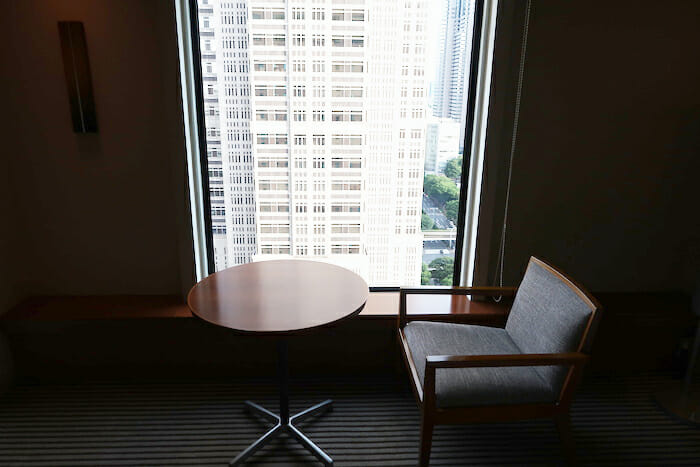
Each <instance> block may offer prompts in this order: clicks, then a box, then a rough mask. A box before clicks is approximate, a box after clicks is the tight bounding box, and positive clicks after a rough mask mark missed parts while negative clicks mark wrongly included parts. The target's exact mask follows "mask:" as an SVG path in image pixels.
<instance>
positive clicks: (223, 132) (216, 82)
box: [199, 0, 257, 270]
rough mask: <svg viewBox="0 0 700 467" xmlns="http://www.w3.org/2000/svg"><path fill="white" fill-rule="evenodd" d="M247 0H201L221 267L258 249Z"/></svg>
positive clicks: (209, 148) (211, 185)
mask: <svg viewBox="0 0 700 467" xmlns="http://www.w3.org/2000/svg"><path fill="white" fill-rule="evenodd" d="M247 23H248V8H247V4H246V2H240V1H239V2H227V1H214V0H200V2H199V36H200V52H201V57H202V85H203V87H204V89H203V97H204V115H205V117H204V118H205V125H206V134H207V161H208V166H209V195H210V198H209V199H210V201H211V218H212V231H213V237H214V261H215V265H216V269H217V270H219V269H224V268H226V267H229V266H234V265H237V264H244V263H248V262H250V261H251V259H252V257H253V255H254V254H255V253H256V234H257V232H256V224H255V183H254V171H253V152H252V141H251V135H250V116H251V111H250V81H249V76H250V73H249V66H250V65H249V56H248V53H249V48H248V40H249V38H248V28H247Z"/></svg>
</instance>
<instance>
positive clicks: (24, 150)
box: [0, 0, 188, 295]
mask: <svg viewBox="0 0 700 467" xmlns="http://www.w3.org/2000/svg"><path fill="white" fill-rule="evenodd" d="M2 16H3V20H2V21H3V23H5V24H4V25H3V30H4V31H5V32H6V33H9V34H8V37H9V40H10V42H9V43H8V44H6V45H7V47H6V48H4V50H3V58H2V63H3V69H4V70H3V75H5V77H4V80H5V81H6V85H5V86H4V89H5V92H7V93H8V95H7V96H6V99H7V100H6V106H5V109H6V112H5V113H6V114H10V115H9V117H10V119H9V122H8V125H9V126H6V127H5V128H6V130H7V134H6V135H4V137H3V141H4V144H3V146H4V147H3V153H4V154H5V155H6V156H8V157H9V165H10V167H9V175H10V178H11V181H12V183H11V187H10V190H11V191H12V195H13V197H14V199H15V201H16V204H15V206H14V216H13V217H12V223H11V229H12V231H13V232H15V233H16V239H15V241H14V243H13V245H11V249H12V250H14V251H15V252H16V253H17V256H18V261H17V264H16V265H15V266H16V267H17V268H19V272H18V273H17V274H16V275H15V277H16V281H15V282H16V285H17V288H16V289H15V290H17V291H18V292H17V293H19V295H36V294H85V295H87V294H165V293H179V292H180V291H181V288H182V283H183V282H187V280H184V281H183V279H182V275H183V273H182V272H181V262H182V260H181V256H182V254H181V252H182V251H184V252H185V255H186V253H187V251H188V250H187V246H186V245H183V238H185V237H186V226H185V221H184V220H185V217H186V216H185V214H186V207H185V206H186V204H185V199H186V197H185V188H184V181H185V166H184V160H185V159H184V143H183V136H182V130H181V107H180V98H179V91H178V89H179V77H178V71H177V43H176V35H175V24H174V6H173V2H171V1H155V0H154V1H146V0H51V1H49V0H43V1H41V0H37V1H30V0H23V1H21V2H10V3H9V5H7V6H6V7H5V9H4V10H3V15H2ZM59 20H79V21H83V22H84V24H85V30H86V36H87V43H88V50H89V57H90V65H91V69H92V79H93V86H94V92H95V101H96V109H97V118H98V125H99V133H97V134H96V135H77V134H75V133H73V131H72V127H71V121H70V116H69V107H68V100H67V95H66V85H65V81H64V75H63V73H64V72H63V64H62V61H61V54H60V48H59V41H58V29H57V24H56V23H57V21H59ZM7 109H9V112H8V111H7ZM6 116H7V115H6ZM3 157H5V156H3ZM0 235H3V233H2V232H0Z"/></svg>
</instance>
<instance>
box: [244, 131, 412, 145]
mask: <svg viewBox="0 0 700 467" xmlns="http://www.w3.org/2000/svg"><path fill="white" fill-rule="evenodd" d="M401 132H403V137H405V130H400V132H399V133H400V134H401ZM416 132H418V133H416ZM416 135H417V136H416ZM420 135H421V133H420V130H412V132H411V137H412V138H420ZM312 141H313V144H314V145H317V146H325V144H326V137H325V135H313V137H312ZM256 142H257V143H258V144H287V142H288V141H287V135H286V134H284V133H279V134H268V133H258V134H257V135H256ZM294 144H295V145H298V146H304V145H306V135H294ZM331 144H333V145H334V146H357V145H361V144H362V136H361V135H332V136H331Z"/></svg>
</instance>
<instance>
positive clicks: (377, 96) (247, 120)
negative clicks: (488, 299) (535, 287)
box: [192, 0, 478, 287]
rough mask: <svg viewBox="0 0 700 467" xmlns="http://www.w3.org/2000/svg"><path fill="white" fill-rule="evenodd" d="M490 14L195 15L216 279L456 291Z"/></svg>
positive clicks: (252, 0)
mask: <svg viewBox="0 0 700 467" xmlns="http://www.w3.org/2000/svg"><path fill="white" fill-rule="evenodd" d="M477 1H478V0H467V1H464V0H440V1H439V2H438V1H433V0H411V1H404V0H400V1H399V0H393V1H392V0H357V1H354V0H346V1H344V2H343V4H342V5H340V6H339V5H331V2H328V4H327V6H324V5H320V4H319V2H317V1H313V0H288V2H287V3H288V4H289V7H290V8H289V9H288V10H287V9H283V8H281V7H278V6H276V5H271V4H270V2H268V1H263V0H240V1H236V2H231V1H223V0H221V1H219V0H206V1H205V0H199V2H192V4H196V5H197V8H196V9H197V15H192V18H193V21H197V22H198V24H196V26H198V27H197V28H193V29H194V30H195V31H199V37H198V39H199V40H198V42H199V44H198V48H195V57H197V59H198V60H199V61H200V62H198V63H197V65H200V66H201V73H197V74H196V75H195V76H197V79H198V82H197V83H196V85H197V86H200V87H201V92H200V93H198V95H199V96H200V97H199V98H200V99H201V100H202V101H203V102H200V103H199V106H200V107H201V108H202V109H204V111H202V112H201V115H200V119H201V122H200V125H203V126H204V127H205V131H204V134H205V135H206V143H203V144H206V147H202V149H203V150H202V151H200V153H201V154H202V155H203V156H202V164H201V165H202V166H203V170H202V176H203V177H204V178H205V179H204V180H203V186H204V187H206V196H207V199H206V202H205V203H204V205H205V207H206V212H205V213H204V215H205V216H207V222H206V225H207V232H206V235H208V236H209V241H208V245H209V251H208V255H209V260H210V263H211V266H212V267H213V269H215V270H221V269H223V268H227V267H231V266H235V265H238V264H242V263H246V262H251V261H262V260H266V259H280V258H295V257H303V258H305V259H316V260H320V261H327V262H331V263H334V264H338V265H340V266H344V267H346V268H348V269H351V270H353V271H355V272H357V273H358V274H360V275H362V276H363V277H364V278H365V280H367V282H368V283H369V284H370V286H380V287H381V286H412V285H419V284H432V285H436V284H439V285H450V284H452V283H453V281H454V271H455V254H456V251H457V250H459V248H458V247H457V245H458V237H459V234H460V232H459V230H460V229H458V224H462V223H463V222H458V219H459V218H460V216H461V215H462V214H460V213H462V212H463V206H462V204H461V203H462V201H460V200H461V199H463V198H464V196H461V191H460V190H461V188H462V187H461V180H462V161H463V160H465V158H466V159H468V157H469V154H466V155H464V149H463V146H464V141H465V132H466V133H469V132H470V131H471V129H469V128H467V120H468V119H467V118H466V115H467V109H468V106H467V100H468V99H467V96H468V94H469V89H470V88H469V83H470V82H471V81H472V80H471V79H470V69H471V68H472V67H471V64H470V60H471V56H472V36H473V29H474V25H475V24H476V23H477V20H478V18H476V17H475V13H474V12H475V4H476V2H477ZM397 7H398V9H397ZM287 11H288V12H289V14H286V12H287ZM195 18H196V19H195ZM323 23H325V24H323ZM307 31H311V32H312V33H307ZM324 31H325V32H324ZM307 36H308V37H307ZM307 88H308V92H307ZM210 272H213V271H210Z"/></svg>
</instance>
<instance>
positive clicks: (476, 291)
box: [401, 286, 518, 297]
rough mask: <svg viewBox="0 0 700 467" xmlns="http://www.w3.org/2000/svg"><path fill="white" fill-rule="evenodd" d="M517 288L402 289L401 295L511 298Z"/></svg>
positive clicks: (433, 287)
mask: <svg viewBox="0 0 700 467" xmlns="http://www.w3.org/2000/svg"><path fill="white" fill-rule="evenodd" d="M517 290H518V288H517V287H457V286H455V287H449V286H444V287H441V286H430V287H402V288H401V295H483V296H486V297H497V296H499V295H502V296H504V297H512V296H513V295H515V292H516V291H517Z"/></svg>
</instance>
